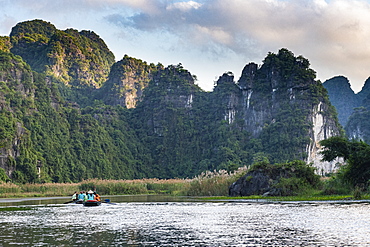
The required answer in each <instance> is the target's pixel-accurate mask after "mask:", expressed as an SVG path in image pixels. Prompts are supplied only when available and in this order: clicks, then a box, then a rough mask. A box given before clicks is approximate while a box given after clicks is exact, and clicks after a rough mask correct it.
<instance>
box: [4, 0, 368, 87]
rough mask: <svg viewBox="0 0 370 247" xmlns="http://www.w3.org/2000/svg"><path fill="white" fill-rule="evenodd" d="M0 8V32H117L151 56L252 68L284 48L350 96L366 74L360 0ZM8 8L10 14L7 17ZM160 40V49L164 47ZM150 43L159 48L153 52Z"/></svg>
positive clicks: (191, 0)
mask: <svg viewBox="0 0 370 247" xmlns="http://www.w3.org/2000/svg"><path fill="white" fill-rule="evenodd" d="M0 2H2V11H0V13H1V12H3V16H2V18H1V16H0V22H1V23H2V27H1V28H2V29H3V30H4V29H7V28H9V25H12V24H13V25H14V24H15V23H16V22H15V21H14V20H17V22H19V21H23V20H26V19H34V18H40V19H45V20H47V21H50V22H52V23H54V24H57V27H58V28H64V27H67V26H69V27H74V28H84V29H90V30H94V31H96V32H98V33H99V32H100V33H104V35H105V37H107V39H109V35H114V34H117V33H121V34H123V35H124V37H125V39H126V40H135V39H136V40H137V37H140V38H144V40H142V41H140V44H141V45H145V42H147V43H148V44H147V46H149V42H151V44H150V46H151V47H152V50H153V49H155V48H158V49H159V48H160V47H161V46H165V47H172V48H173V47H176V50H181V49H182V50H184V51H190V50H192V51H193V53H195V52H194V51H201V52H203V54H200V55H199V56H210V57H217V56H218V57H220V58H221V59H225V58H227V55H225V54H233V55H232V56H233V57H235V56H238V57H240V58H242V59H241V60H244V61H246V62H249V61H255V62H257V63H259V62H260V61H261V60H262V59H263V58H264V57H265V56H266V54H267V53H268V52H269V51H272V52H277V50H278V49H280V48H282V47H285V48H288V49H290V50H292V51H293V52H294V53H295V54H296V55H300V54H302V55H303V56H305V57H306V58H308V59H309V60H310V62H311V64H312V67H313V68H314V69H315V70H316V71H317V72H318V77H319V78H320V79H322V80H325V79H328V78H330V77H332V76H335V75H338V74H342V75H345V76H347V77H348V78H349V79H350V80H351V81H352V85H355V86H356V87H357V88H355V91H358V90H359V89H360V86H361V84H362V83H363V82H364V81H365V80H366V79H367V77H368V76H369V75H370V70H369V69H368V66H367V65H368V64H370V46H369V45H368V44H367V42H368V40H370V14H369V13H370V4H369V1H366V0H248V1H245V0H227V1H225V0H171V1H169V0H105V1H101V0H80V1H74V0H58V1H49V0H39V1H36V2H35V1H29V0H14V1H11V2H10V1H1V0H0ZM11 10H13V11H14V12H16V13H15V14H14V15H12V14H11ZM19 13H21V14H22V18H21V19H20V18H19V16H21V15H20V14H19ZM14 16H18V18H14ZM23 16H26V18H23ZM104 20H105V21H104ZM99 28H100V30H99ZM156 36H157V37H159V39H158V41H155V37H156ZM147 37H151V38H147ZM166 38H168V39H167V44H165V45H163V41H165V40H166ZM145 39H146V40H145ZM111 40H113V38H112V39H111ZM121 42H123V40H122V39H121ZM153 42H162V44H158V45H157V46H156V47H154V45H153ZM117 43H118V41H117ZM125 44H126V45H129V44H128V42H126V43H125ZM108 45H109V44H108ZM113 45H116V44H113ZM116 47H118V45H116ZM172 48H171V49H172ZM157 54H159V53H157ZM178 54H179V53H178ZM210 54H211V55H210ZM229 57H230V56H229ZM161 59H162V58H161V57H158V60H161ZM180 59H181V58H180ZM239 61H240V60H239ZM232 62H233V61H230V63H232Z"/></svg>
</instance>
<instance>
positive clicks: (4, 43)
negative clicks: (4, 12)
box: [0, 36, 11, 52]
mask: <svg viewBox="0 0 370 247" xmlns="http://www.w3.org/2000/svg"><path fill="white" fill-rule="evenodd" d="M10 48H11V43H10V38H9V37H7V36H0V51H4V52H10Z"/></svg>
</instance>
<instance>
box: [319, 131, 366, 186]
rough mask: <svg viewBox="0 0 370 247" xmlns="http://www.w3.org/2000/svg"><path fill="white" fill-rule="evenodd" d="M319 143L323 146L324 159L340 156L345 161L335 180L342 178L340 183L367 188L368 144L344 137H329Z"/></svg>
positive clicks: (329, 159)
mask: <svg viewBox="0 0 370 247" xmlns="http://www.w3.org/2000/svg"><path fill="white" fill-rule="evenodd" d="M321 144H322V145H323V146H324V147H325V149H324V150H323V152H322V153H323V156H324V157H323V159H324V160H327V161H332V160H334V159H336V158H339V157H340V158H343V159H344V161H345V162H346V164H345V165H343V166H342V167H341V169H340V171H339V173H338V174H337V176H336V179H337V180H342V184H348V185H349V186H351V187H352V188H355V187H358V188H361V189H362V190H367V189H368V187H369V185H370V184H369V181H370V145H368V144H366V143H365V142H363V141H355V140H351V141H349V140H347V139H346V138H344V137H331V138H329V139H326V140H323V141H321ZM334 180H335V179H334Z"/></svg>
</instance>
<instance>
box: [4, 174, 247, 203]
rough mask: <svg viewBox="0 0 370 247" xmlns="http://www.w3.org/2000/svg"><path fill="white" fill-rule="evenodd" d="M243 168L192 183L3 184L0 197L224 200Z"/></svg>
mask: <svg viewBox="0 0 370 247" xmlns="http://www.w3.org/2000/svg"><path fill="white" fill-rule="evenodd" d="M246 170H247V168H246V167H241V168H239V169H238V170H237V171H235V172H233V173H228V172H227V171H225V170H220V171H213V172H210V171H207V172H204V173H202V174H200V175H199V176H197V177H195V178H193V179H156V178H151V179H135V180H102V179H89V180H84V181H82V182H80V183H44V184H20V185H17V184H13V183H0V197H24V196H30V197H31V196H32V197H36V196H70V195H72V194H73V193H74V192H75V191H78V192H79V191H88V190H94V191H96V192H97V193H99V194H100V195H138V194H168V195H184V196H186V195H188V196H225V195H228V188H229V186H230V185H231V184H232V183H233V182H234V181H236V180H237V179H238V178H239V177H241V176H242V175H243V174H245V172H246Z"/></svg>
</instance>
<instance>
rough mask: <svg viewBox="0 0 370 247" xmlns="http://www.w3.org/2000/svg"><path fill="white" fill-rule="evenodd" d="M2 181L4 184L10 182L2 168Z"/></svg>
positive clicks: (0, 178)
mask: <svg viewBox="0 0 370 247" xmlns="http://www.w3.org/2000/svg"><path fill="white" fill-rule="evenodd" d="M0 181H2V182H8V181H10V179H9V177H8V175H6V173H5V170H4V169H3V168H0Z"/></svg>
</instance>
